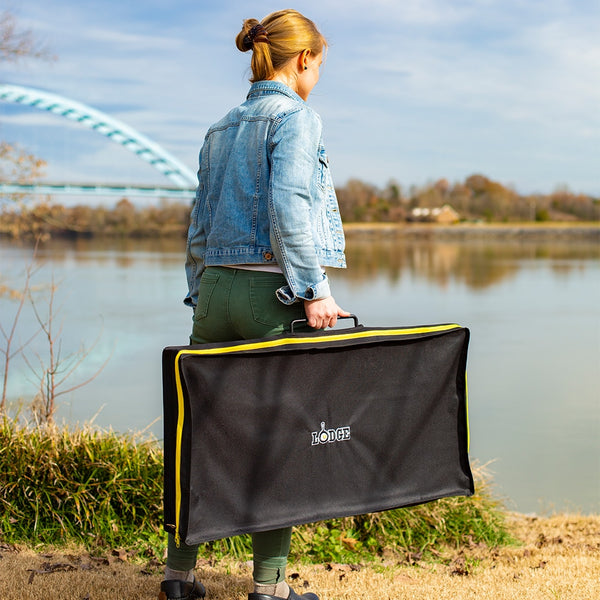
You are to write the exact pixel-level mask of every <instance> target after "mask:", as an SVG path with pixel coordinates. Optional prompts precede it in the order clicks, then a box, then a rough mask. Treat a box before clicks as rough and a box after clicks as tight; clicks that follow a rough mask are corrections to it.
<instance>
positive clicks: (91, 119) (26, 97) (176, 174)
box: [0, 83, 197, 197]
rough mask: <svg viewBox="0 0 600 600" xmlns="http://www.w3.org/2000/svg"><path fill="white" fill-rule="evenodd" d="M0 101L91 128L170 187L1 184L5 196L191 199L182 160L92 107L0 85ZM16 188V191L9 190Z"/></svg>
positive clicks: (192, 181) (190, 178)
mask: <svg viewBox="0 0 600 600" xmlns="http://www.w3.org/2000/svg"><path fill="white" fill-rule="evenodd" d="M0 100H4V101H5V102H12V103H15V104H21V105H24V106H31V107H33V108H38V109H40V110H44V111H47V112H50V113H53V114H55V115H59V116H61V117H64V118H66V119H69V120H70V121H75V122H76V123H79V124H80V125H82V126H83V127H87V128H88V129H92V130H94V131H96V132H97V133H99V134H100V135H103V136H104V137H106V138H108V139H109V140H111V141H112V142H115V143H117V144H119V145H121V146H123V147H124V148H127V150H129V151H131V152H133V153H134V154H135V155H136V156H138V157H139V158H140V159H141V160H143V161H145V162H147V163H149V164H150V165H152V166H153V167H154V168H155V169H157V170H158V171H160V172H161V173H162V174H163V175H165V177H167V178H169V179H170V180H171V182H172V183H173V184H174V185H175V188H173V187H164V188H158V187H144V186H126V187H120V186H102V185H98V186H69V185H50V184H48V185H34V186H21V185H19V184H16V183H10V184H2V185H1V186H0V191H4V192H5V193H23V192H27V191H29V192H30V193H80V194H83V193H96V194H99V195H100V194H101V195H113V194H122V193H123V192H122V190H129V192H128V193H130V194H131V195H155V196H160V195H161V194H162V195H163V196H168V195H180V196H184V197H190V196H191V195H193V194H192V193H191V190H193V189H194V188H195V187H196V183H197V179H196V174H195V173H194V172H193V171H191V170H190V169H189V168H188V167H186V166H185V165H184V164H183V163H182V162H181V161H179V160H178V159H177V158H175V157H174V156H173V155H172V154H170V153H169V152H167V151H166V150H165V149H164V148H162V147H161V146H160V145H159V144H157V143H156V142H153V141H152V140H151V139H149V138H148V137H146V136H144V135H143V134H141V133H140V132H139V131H137V130H135V129H134V128H133V127H130V126H129V125H127V124H126V123H123V122H122V121H119V120H118V119H115V118H114V117H111V116H110V115H107V114H106V113H104V112H102V111H99V110H97V109H95V108H92V107H91V106H87V105H86V104H82V103H81V102H77V101H76V100H72V99H70V98H65V97H64V96H60V95H58V94H53V93H51V92H47V91H44V90H39V89H36V88H31V87H25V86H21V85H12V84H6V83H3V84H0ZM27 188H30V189H29V190H27ZM10 189H12V190H15V189H18V192H15V191H12V192H9V191H8V190H10Z"/></svg>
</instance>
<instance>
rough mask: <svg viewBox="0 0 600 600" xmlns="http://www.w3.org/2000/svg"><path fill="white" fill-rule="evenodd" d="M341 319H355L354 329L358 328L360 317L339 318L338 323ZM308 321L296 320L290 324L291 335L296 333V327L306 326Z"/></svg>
mask: <svg viewBox="0 0 600 600" xmlns="http://www.w3.org/2000/svg"><path fill="white" fill-rule="evenodd" d="M341 319H353V320H354V327H358V317H357V316H356V315H349V316H347V317H338V321H339V320H341ZM306 323H308V319H295V320H294V321H292V322H291V323H290V333H294V325H300V324H306Z"/></svg>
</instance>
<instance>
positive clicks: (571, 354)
mask: <svg viewBox="0 0 600 600" xmlns="http://www.w3.org/2000/svg"><path fill="white" fill-rule="evenodd" d="M184 252H185V240H183V239H179V240H162V239H156V240H132V239H125V240H99V239H98V240H95V239H94V240H85V239H80V240H73V241H64V240H51V241H50V242H48V243H46V244H44V245H42V246H41V247H40V249H39V252H38V255H39V258H40V260H41V261H42V262H43V263H44V267H43V268H42V269H40V270H39V271H38V273H37V274H36V278H37V280H36V283H38V282H41V283H47V282H49V281H50V279H51V277H52V275H54V277H55V279H56V280H57V281H61V282H63V283H62V284H61V287H60V290H59V291H60V298H58V299H57V304H61V305H62V306H63V308H62V311H61V316H63V317H64V318H65V328H64V330H63V348H64V349H65V352H67V351H70V350H72V349H75V350H76V349H77V348H78V347H79V345H80V344H81V343H82V341H85V342H87V343H88V344H87V345H89V342H91V341H92V340H94V339H95V338H96V337H97V336H98V333H99V330H100V327H103V333H102V340H101V344H100V345H99V346H98V347H97V348H96V349H95V352H94V356H93V357H92V358H93V360H92V364H89V365H86V366H85V367H84V369H89V370H90V372H92V373H93V372H94V371H95V369H96V368H97V366H98V365H99V364H101V363H102V362H103V361H104V360H105V359H106V358H107V357H108V356H110V357H111V358H110V362H109V364H108V366H107V367H106V369H105V370H104V371H103V372H102V373H101V375H100V376H99V377H98V378H97V379H96V380H94V381H93V382H92V383H91V384H90V385H89V386H86V387H85V388H83V389H81V390H79V391H77V392H76V393H73V394H70V395H68V397H67V396H65V397H64V402H63V404H62V405H61V409H60V414H59V417H60V418H65V419H66V420H67V421H68V422H71V423H73V422H85V421H87V420H89V419H90V418H91V417H92V416H93V415H94V414H96V413H97V412H98V411H100V414H99V416H98V418H97V419H96V423H97V424H98V425H100V426H103V427H113V428H114V429H116V430H121V431H124V430H134V431H136V430H142V429H145V428H146V427H147V426H148V425H149V424H151V423H154V421H155V419H159V421H158V422H157V423H156V424H155V425H153V426H152V431H153V433H154V434H155V435H156V436H157V437H159V438H160V437H161V435H162V424H161V422H160V417H161V414H162V391H161V371H160V366H159V365H160V355H161V351H162V348H163V347H165V346H170V345H177V344H185V343H187V339H188V335H189V329H190V323H191V311H190V310H189V309H188V308H187V307H184V306H183V303H182V299H183V297H184V296H185V293H186V291H187V290H186V287H187V286H186V282H185V274H184V270H183V260H184ZM31 254H32V248H31V246H30V245H27V244H21V245H18V244H14V243H10V242H9V241H7V240H2V239H0V275H1V277H0V287H1V285H2V284H3V283H9V284H12V286H13V287H16V286H18V284H19V281H20V279H19V277H20V276H22V274H23V272H24V269H25V266H26V265H27V264H28V263H29V261H30V260H31ZM347 254H348V264H349V268H348V269H347V270H332V271H331V276H332V279H334V282H333V283H334V285H333V289H334V293H335V296H336V300H338V302H339V303H340V305H341V306H344V307H345V308H347V309H348V310H351V311H352V312H355V313H356V314H357V315H358V316H359V319H360V321H361V322H362V323H365V324H366V325H371V326H401V325H417V324H427V323H430V324H431V323H443V322H456V323H460V324H461V325H465V326H467V327H469V328H470V329H471V332H472V338H471V345H470V349H469V392H470V393H469V398H470V417H471V440H472V446H471V448H472V453H473V457H474V458H476V459H479V460H481V462H487V461H488V460H494V461H495V462H494V471H495V475H496V481H497V483H498V487H499V488H500V490H501V492H502V494H504V495H506V496H508V497H509V498H510V501H511V504H510V507H511V508H516V509H518V510H522V511H536V510H538V509H539V500H540V499H541V500H542V502H543V503H544V504H545V505H546V506H547V505H549V504H552V503H553V504H554V505H555V507H556V508H557V509H563V508H565V507H566V508H575V509H580V510H582V511H585V512H597V511H598V510H599V509H600V506H599V504H598V502H599V498H600V408H599V404H598V389H599V386H600V380H599V374H600V312H599V310H600V308H599V307H600V277H599V274H600V261H599V260H598V259H599V258H600V253H599V246H598V244H596V243H594V242H584V241H580V240H579V241H566V240H563V239H560V240H556V241H549V240H544V241H541V240H538V241H533V240H528V241H515V240H512V241H499V240H497V239H485V238H477V239H461V240H456V241H451V240H442V239H434V238H428V239H405V238H399V237H393V236H388V237H382V236H356V235H351V236H348V251H347ZM0 302H1V303H2V304H0V310H1V311H2V312H1V313H0V322H1V323H2V325H3V326H4V327H5V328H6V326H7V325H8V324H9V323H8V322H7V320H8V319H10V315H11V314H12V309H13V308H14V303H12V304H11V302H10V300H8V299H7V297H2V298H0ZM29 318H31V319H33V317H32V315H31V314H29ZM32 323H33V326H35V321H34V320H32ZM40 339H41V338H40ZM38 341H39V340H38V339H36V343H37V342H38ZM31 350H35V351H36V352H43V348H41V349H39V348H37V347H35V348H34V347H32V348H31ZM17 366H18V365H17V363H15V364H14V367H15V372H16V369H17ZM22 373H24V375H21V376H16V375H15V374H14V373H13V379H12V381H13V384H14V385H15V386H16V387H15V388H13V390H14V392H13V397H15V398H16V397H18V396H21V397H24V398H28V397H30V386H29V384H28V382H27V375H28V372H27V369H26V368H24V369H23V371H22ZM81 374H82V376H86V375H87V371H85V370H83V371H82V372H81Z"/></svg>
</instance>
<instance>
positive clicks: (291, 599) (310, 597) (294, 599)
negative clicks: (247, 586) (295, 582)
mask: <svg viewBox="0 0 600 600" xmlns="http://www.w3.org/2000/svg"><path fill="white" fill-rule="evenodd" d="M248 600H319V596H317V595H316V594H302V596H298V594H296V592H294V590H293V589H292V588H290V595H289V596H288V597H287V598H281V597H280V596H269V594H248Z"/></svg>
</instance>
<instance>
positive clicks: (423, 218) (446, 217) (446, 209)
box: [407, 204, 460, 225]
mask: <svg viewBox="0 0 600 600" xmlns="http://www.w3.org/2000/svg"><path fill="white" fill-rule="evenodd" d="M407 220H408V221H416V222H420V223H442V224H444V225H449V224H451V223H458V222H459V221H460V215H459V214H458V213H457V212H456V211H455V210H454V209H453V208H452V207H451V206H450V205H449V204H444V206H441V207H436V208H425V207H417V208H413V209H412V210H411V211H410V214H409V216H408V219H407Z"/></svg>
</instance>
